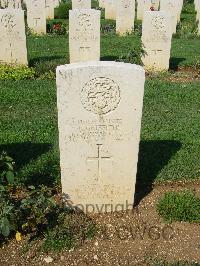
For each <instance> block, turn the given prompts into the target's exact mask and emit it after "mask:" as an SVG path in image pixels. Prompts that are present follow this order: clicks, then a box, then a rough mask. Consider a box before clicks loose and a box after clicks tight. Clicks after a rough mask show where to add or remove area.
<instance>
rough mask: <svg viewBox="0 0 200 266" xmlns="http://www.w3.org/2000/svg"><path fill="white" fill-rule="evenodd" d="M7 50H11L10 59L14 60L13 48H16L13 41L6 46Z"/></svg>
mask: <svg viewBox="0 0 200 266" xmlns="http://www.w3.org/2000/svg"><path fill="white" fill-rule="evenodd" d="M6 50H7V51H9V52H10V53H9V54H10V59H11V60H12V59H13V50H14V47H13V46H12V43H10V44H9V47H8V48H6Z"/></svg>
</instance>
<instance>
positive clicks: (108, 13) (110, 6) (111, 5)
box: [105, 0, 118, 20]
mask: <svg viewBox="0 0 200 266" xmlns="http://www.w3.org/2000/svg"><path fill="white" fill-rule="evenodd" d="M116 1H118V0H106V2H105V19H113V20H116V8H117V6H116V5H117V2H116Z"/></svg>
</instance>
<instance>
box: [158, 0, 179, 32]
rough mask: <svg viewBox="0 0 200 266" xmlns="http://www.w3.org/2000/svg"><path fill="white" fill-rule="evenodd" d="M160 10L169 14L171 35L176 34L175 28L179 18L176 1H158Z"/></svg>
mask: <svg viewBox="0 0 200 266" xmlns="http://www.w3.org/2000/svg"><path fill="white" fill-rule="evenodd" d="M160 10H161V11H166V12H169V13H170V15H171V27H172V33H176V26H177V22H178V18H179V2H178V0H160Z"/></svg>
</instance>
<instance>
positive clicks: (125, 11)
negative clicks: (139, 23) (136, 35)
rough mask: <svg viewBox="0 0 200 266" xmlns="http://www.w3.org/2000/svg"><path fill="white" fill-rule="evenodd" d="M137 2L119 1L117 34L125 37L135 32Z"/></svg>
mask: <svg viewBox="0 0 200 266" xmlns="http://www.w3.org/2000/svg"><path fill="white" fill-rule="evenodd" d="M134 20H135V0H118V1H117V12H116V32H117V33H119V34H121V35H123V34H126V33H131V32H132V31H133V30H134Z"/></svg>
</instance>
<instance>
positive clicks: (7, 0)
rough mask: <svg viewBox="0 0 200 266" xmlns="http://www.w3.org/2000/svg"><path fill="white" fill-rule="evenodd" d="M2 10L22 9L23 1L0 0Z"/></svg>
mask: <svg viewBox="0 0 200 266" xmlns="http://www.w3.org/2000/svg"><path fill="white" fill-rule="evenodd" d="M0 8H9V9H12V8H16V9H21V8H22V3H21V0H0Z"/></svg>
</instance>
